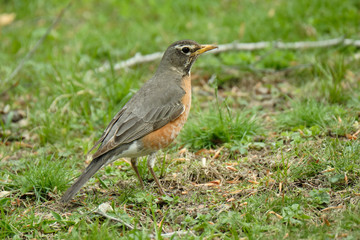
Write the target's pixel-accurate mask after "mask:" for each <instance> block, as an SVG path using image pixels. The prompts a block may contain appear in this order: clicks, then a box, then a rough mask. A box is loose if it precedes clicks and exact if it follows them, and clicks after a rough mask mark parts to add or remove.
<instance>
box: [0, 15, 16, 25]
mask: <svg viewBox="0 0 360 240" xmlns="http://www.w3.org/2000/svg"><path fill="white" fill-rule="evenodd" d="M15 17H16V14H15V13H3V14H0V27H2V26H6V25H9V24H11V23H12V22H13V21H14V19H15Z"/></svg>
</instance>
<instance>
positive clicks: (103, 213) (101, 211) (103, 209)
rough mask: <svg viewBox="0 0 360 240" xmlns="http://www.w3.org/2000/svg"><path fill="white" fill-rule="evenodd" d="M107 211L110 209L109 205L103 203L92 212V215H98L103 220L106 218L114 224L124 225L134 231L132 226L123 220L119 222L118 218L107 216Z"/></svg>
mask: <svg viewBox="0 0 360 240" xmlns="http://www.w3.org/2000/svg"><path fill="white" fill-rule="evenodd" d="M108 209H112V207H111V206H110V204H109V203H103V204H100V205H99V207H97V209H96V210H95V211H94V213H96V214H99V215H101V216H103V217H105V218H108V219H110V220H113V221H115V222H119V223H121V224H123V225H125V226H126V227H127V228H128V229H130V230H134V229H135V227H134V226H132V225H131V224H128V223H126V222H124V221H123V220H121V219H119V218H115V217H113V216H110V215H109V214H107V213H106V212H107V210H108Z"/></svg>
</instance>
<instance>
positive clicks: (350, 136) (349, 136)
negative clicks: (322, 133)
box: [345, 133, 357, 140]
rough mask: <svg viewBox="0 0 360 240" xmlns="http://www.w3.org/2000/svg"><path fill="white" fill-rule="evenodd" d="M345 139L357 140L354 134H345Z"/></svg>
mask: <svg viewBox="0 0 360 240" xmlns="http://www.w3.org/2000/svg"><path fill="white" fill-rule="evenodd" d="M345 137H346V138H347V139H349V140H356V139H357V137H356V136H354V135H352V134H348V133H346V134H345Z"/></svg>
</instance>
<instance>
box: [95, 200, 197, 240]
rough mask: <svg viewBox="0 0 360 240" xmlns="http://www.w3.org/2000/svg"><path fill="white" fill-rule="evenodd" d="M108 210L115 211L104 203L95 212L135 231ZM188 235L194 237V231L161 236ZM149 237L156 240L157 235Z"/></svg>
mask: <svg viewBox="0 0 360 240" xmlns="http://www.w3.org/2000/svg"><path fill="white" fill-rule="evenodd" d="M108 210H113V209H112V207H111V206H110V204H109V203H102V204H100V205H99V206H98V207H97V208H96V209H95V210H94V211H93V212H94V213H96V214H99V215H100V216H103V217H105V218H108V219H110V220H112V221H115V222H119V223H121V224H123V225H125V226H126V227H127V228H129V229H130V230H133V229H135V227H134V226H132V225H131V224H128V223H126V222H124V221H123V220H121V219H119V218H115V217H113V216H110V215H109V214H107V213H106V212H107V211H108ZM136 229H137V230H141V229H140V228H136ZM188 233H191V234H193V235H194V232H192V231H186V232H185V231H175V232H170V233H162V234H161V236H162V237H165V238H170V237H172V236H174V235H178V236H181V235H185V234H188ZM149 237H150V238H156V235H154V234H149Z"/></svg>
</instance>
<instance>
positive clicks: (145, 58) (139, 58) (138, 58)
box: [95, 52, 163, 72]
mask: <svg viewBox="0 0 360 240" xmlns="http://www.w3.org/2000/svg"><path fill="white" fill-rule="evenodd" d="M162 55H163V53H162V52H155V53H151V54H147V55H141V53H137V54H135V56H134V57H132V58H129V59H127V60H125V61H121V62H119V63H116V64H115V65H114V70H119V69H123V68H128V67H131V66H134V65H138V64H142V63H146V62H152V61H155V60H158V59H160V58H161V57H162ZM109 68H110V64H109V63H105V64H104V65H103V66H101V67H99V68H97V69H95V71H97V72H105V71H106V70H108V69H109Z"/></svg>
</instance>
